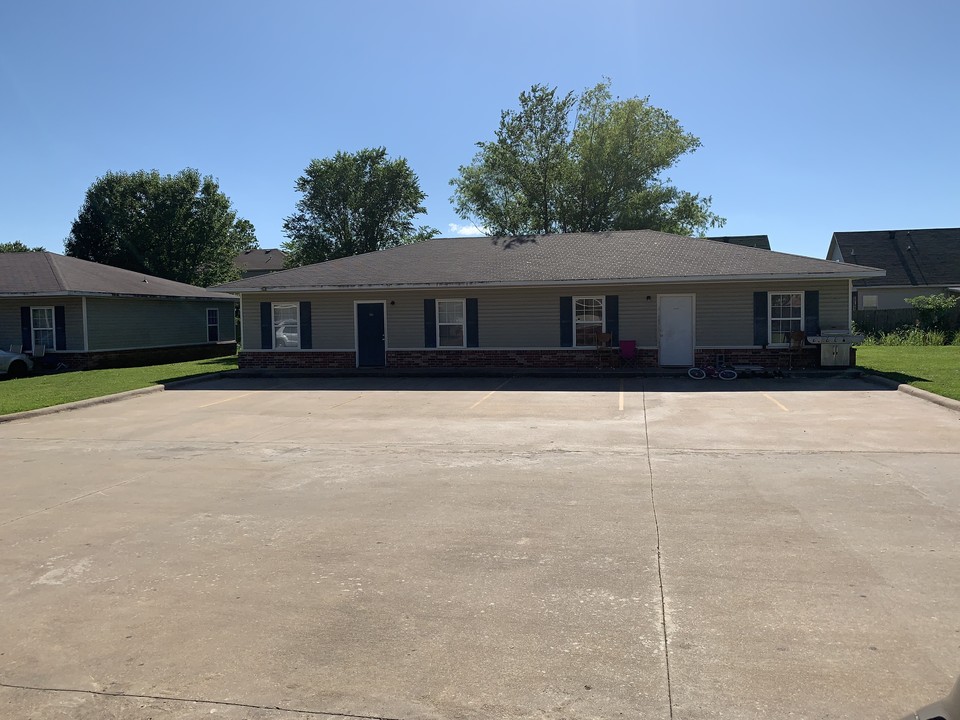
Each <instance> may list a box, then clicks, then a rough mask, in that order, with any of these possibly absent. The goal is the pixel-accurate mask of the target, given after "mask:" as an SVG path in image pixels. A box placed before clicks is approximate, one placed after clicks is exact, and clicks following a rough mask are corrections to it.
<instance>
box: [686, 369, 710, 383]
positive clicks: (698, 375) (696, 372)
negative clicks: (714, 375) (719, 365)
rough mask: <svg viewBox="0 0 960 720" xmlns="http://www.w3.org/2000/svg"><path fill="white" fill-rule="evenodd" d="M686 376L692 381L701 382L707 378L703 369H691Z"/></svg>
mask: <svg viewBox="0 0 960 720" xmlns="http://www.w3.org/2000/svg"><path fill="white" fill-rule="evenodd" d="M687 375H689V376H690V377H692V378H693V379H694V380H703V379H704V378H705V377H706V376H707V373H706V371H705V370H704V369H703V368H698V367H692V368H690V369H689V370H687Z"/></svg>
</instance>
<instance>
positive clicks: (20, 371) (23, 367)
mask: <svg viewBox="0 0 960 720" xmlns="http://www.w3.org/2000/svg"><path fill="white" fill-rule="evenodd" d="M31 370H33V360H32V359H30V358H29V357H28V356H26V355H24V354H23V353H12V352H7V351H6V350H0V375H6V376H9V377H23V376H24V375H26V374H27V373H28V372H30V371H31Z"/></svg>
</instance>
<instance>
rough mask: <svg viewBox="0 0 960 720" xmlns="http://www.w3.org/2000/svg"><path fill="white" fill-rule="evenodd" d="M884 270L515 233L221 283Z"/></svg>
mask: <svg viewBox="0 0 960 720" xmlns="http://www.w3.org/2000/svg"><path fill="white" fill-rule="evenodd" d="M879 272H881V271H878V270H875V269H873V268H864V267H858V266H855V265H849V264H843V263H835V262H830V261H827V260H817V259H815V258H808V257H802V256H799V255H787V254H785V253H777V252H771V251H769V250H758V249H755V248H749V247H741V246H739V245H730V244H727V243H718V242H711V241H709V240H706V239H695V238H688V237H681V236H679V235H669V234H667V233H661V232H654V231H652V230H630V231H621V232H601V233H564V234H559V235H539V236H523V237H506V238H491V237H486V238H484V237H480V238H462V237H459V238H434V239H432V240H426V241H424V242H420V243H415V244H412V245H401V246H400V247H395V248H390V249H388V250H381V251H379V252H373V253H367V254H364V255H354V256H351V257H345V258H340V259H339V260H331V261H328V262H324V263H318V264H316V265H306V266H304V267H299V268H292V269H290V270H284V271H282V272H279V273H271V274H270V275H261V276H260V277H256V278H248V279H246V280H236V281H234V282H231V283H226V284H224V285H218V286H217V288H218V289H222V290H225V291H229V292H238V291H246V292H256V291H259V290H264V289H266V290H305V289H350V288H374V287H376V288H380V287H386V288H393V287H443V286H449V287H475V286H519V285H558V284H603V283H610V282H618V283H622V282H627V283H630V282H677V281H682V280H687V281H697V280H701V281H708V282H709V281H713V282H716V281H728V280H751V279H788V278H831V277H836V278H848V277H868V276H871V275H875V274H877V273H879Z"/></svg>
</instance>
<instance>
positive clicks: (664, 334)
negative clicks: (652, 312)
mask: <svg viewBox="0 0 960 720" xmlns="http://www.w3.org/2000/svg"><path fill="white" fill-rule="evenodd" d="M695 301H696V296H695V295H658V296H657V304H658V311H657V326H658V328H659V335H660V338H659V340H660V342H659V348H660V364H661V365H666V366H686V367H689V366H691V365H693V345H694V333H695V329H694V307H695Z"/></svg>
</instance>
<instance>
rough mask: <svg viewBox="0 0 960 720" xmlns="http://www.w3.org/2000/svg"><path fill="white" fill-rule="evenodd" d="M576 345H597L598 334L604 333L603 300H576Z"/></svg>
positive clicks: (589, 298) (586, 298) (600, 298)
mask: <svg viewBox="0 0 960 720" xmlns="http://www.w3.org/2000/svg"><path fill="white" fill-rule="evenodd" d="M573 321H574V338H575V340H574V344H575V345H595V344H596V342H597V334H599V333H601V332H603V298H602V297H581V298H574V303H573Z"/></svg>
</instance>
